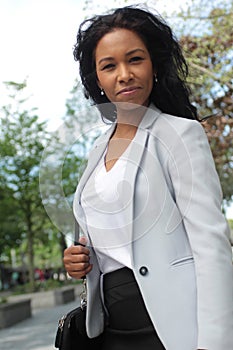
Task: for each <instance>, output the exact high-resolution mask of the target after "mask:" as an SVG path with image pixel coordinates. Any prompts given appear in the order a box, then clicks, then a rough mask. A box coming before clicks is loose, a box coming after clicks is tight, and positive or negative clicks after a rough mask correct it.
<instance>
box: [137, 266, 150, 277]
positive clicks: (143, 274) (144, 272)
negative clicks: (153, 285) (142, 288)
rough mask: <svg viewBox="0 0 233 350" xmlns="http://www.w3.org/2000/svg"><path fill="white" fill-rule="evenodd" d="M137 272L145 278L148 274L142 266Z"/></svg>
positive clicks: (146, 269)
mask: <svg viewBox="0 0 233 350" xmlns="http://www.w3.org/2000/svg"><path fill="white" fill-rule="evenodd" d="M139 272H140V274H141V275H142V276H145V275H146V274H147V272H148V268H147V267H146V266H142V267H140V269H139Z"/></svg>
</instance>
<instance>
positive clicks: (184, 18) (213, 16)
mask: <svg viewBox="0 0 233 350" xmlns="http://www.w3.org/2000/svg"><path fill="white" fill-rule="evenodd" d="M228 16H232V12H230V13H222V14H218V15H210V16H185V15H183V16H179V15H178V14H177V15H176V16H166V18H168V19H176V18H181V19H183V20H186V19H198V20H204V21H205V20H211V19H214V18H221V17H228Z"/></svg>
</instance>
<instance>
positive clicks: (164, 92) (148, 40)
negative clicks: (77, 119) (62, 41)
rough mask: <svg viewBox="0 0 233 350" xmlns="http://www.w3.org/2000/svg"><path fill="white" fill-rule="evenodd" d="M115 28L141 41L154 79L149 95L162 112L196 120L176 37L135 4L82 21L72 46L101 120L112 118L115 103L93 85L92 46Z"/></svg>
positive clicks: (86, 87) (163, 22) (149, 13)
mask: <svg viewBox="0 0 233 350" xmlns="http://www.w3.org/2000/svg"><path fill="white" fill-rule="evenodd" d="M115 28H123V29H128V30H131V31H133V32H134V33H136V34H137V35H138V36H139V37H140V38H141V39H142V40H143V42H144V43H145V45H146V47H147V49H148V52H149V53H150V57H151V60H152V64H153V68H154V71H156V77H157V82H156V83H154V85H153V89H152V91H151V95H150V101H151V102H153V103H154V104H155V105H156V106H157V107H158V108H159V109H160V110H161V111H162V112H164V113H168V114H172V115H176V116H179V117H183V118H188V119H197V120H198V118H197V112H196V108H195V107H194V106H193V105H192V104H191V102H190V99H189V96H190V90H189V88H188V86H187V84H186V78H187V75H188V67H187V63H186V61H185V58H184V56H183V54H182V50H181V47H180V45H179V42H178V40H177V39H176V37H175V36H174V34H173V32H172V30H171V28H170V27H169V26H168V25H167V24H166V22H165V21H164V19H163V18H162V17H161V16H159V15H155V14H153V13H152V12H150V11H148V10H147V9H143V8H142V7H138V6H125V7H122V8H117V9H114V10H112V12H111V13H107V14H105V15H96V16H94V17H92V18H89V19H86V20H85V21H83V22H82V23H81V25H80V27H79V30H78V34H77V41H76V44H75V45H74V49H73V54H74V59H75V60H76V61H78V62H79V73H80V77H81V81H82V84H83V86H84V94H85V97H86V98H91V100H92V101H93V102H94V104H95V105H97V107H98V109H99V110H100V113H101V116H102V117H103V119H105V118H106V119H108V120H110V121H114V120H115V118H116V113H114V111H115V106H114V105H113V104H112V103H110V101H109V100H108V98H107V97H106V95H101V93H100V88H99V86H98V84H97V76H96V66H95V49H96V46H97V44H98V42H99V40H100V39H101V38H102V37H103V36H104V35H105V34H107V33H109V32H111V31H113V30H114V29H115Z"/></svg>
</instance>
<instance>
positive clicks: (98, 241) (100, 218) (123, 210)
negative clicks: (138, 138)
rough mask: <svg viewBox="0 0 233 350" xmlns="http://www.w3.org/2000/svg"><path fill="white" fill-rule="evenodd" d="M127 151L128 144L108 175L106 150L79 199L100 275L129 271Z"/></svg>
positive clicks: (128, 149) (129, 199)
mask: <svg viewBox="0 0 233 350" xmlns="http://www.w3.org/2000/svg"><path fill="white" fill-rule="evenodd" d="M130 147H131V143H130V144H129V146H128V147H127V149H126V150H125V152H124V153H123V154H122V155H121V157H120V158H119V159H118V160H117V162H116V163H115V164H114V166H113V167H112V168H111V169H110V170H109V171H107V170H106V167H105V154H106V151H107V150H106V151H105V153H104V155H103V157H102V158H101V160H100V162H99V164H98V166H97V167H96V169H95V171H94V172H93V173H92V175H91V176H90V178H89V179H88V181H87V183H86V185H85V187H84V189H83V192H82V195H81V205H82V207H83V210H84V213H85V217H86V224H87V228H88V233H89V236H90V239H91V245H92V246H93V247H94V249H95V252H96V255H97V258H98V261H99V265H100V269H101V271H102V273H107V272H111V271H114V270H116V269H119V268H121V267H124V266H127V267H129V268H131V267H132V264H131V259H130V245H131V244H130V240H131V237H129V233H128V231H129V230H127V224H128V220H129V215H128V209H129V203H130V201H131V200H132V198H129V197H130V196H128V198H127V195H126V193H127V181H126V179H125V177H124V175H125V170H126V164H127V157H128V153H129V151H130ZM123 193H124V196H122V194H123ZM123 198H124V202H123Z"/></svg>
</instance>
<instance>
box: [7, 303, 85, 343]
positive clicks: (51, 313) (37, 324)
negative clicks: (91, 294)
mask: <svg viewBox="0 0 233 350" xmlns="http://www.w3.org/2000/svg"><path fill="white" fill-rule="evenodd" d="M78 305H79V298H77V299H76V300H75V301H73V302H71V303H67V304H63V305H59V306H55V307H47V308H43V309H34V310H32V317H31V318H28V319H27V320H25V321H22V322H19V323H17V324H16V325H14V326H12V327H10V328H5V329H1V330H0V349H2V350H12V349H15V350H54V349H55V348H54V339H55V334H56V330H57V325H58V319H59V318H60V317H61V316H62V315H63V314H65V313H67V312H68V311H70V310H72V309H73V308H75V307H77V306H78Z"/></svg>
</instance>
